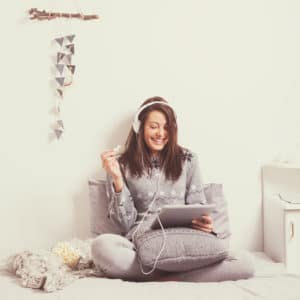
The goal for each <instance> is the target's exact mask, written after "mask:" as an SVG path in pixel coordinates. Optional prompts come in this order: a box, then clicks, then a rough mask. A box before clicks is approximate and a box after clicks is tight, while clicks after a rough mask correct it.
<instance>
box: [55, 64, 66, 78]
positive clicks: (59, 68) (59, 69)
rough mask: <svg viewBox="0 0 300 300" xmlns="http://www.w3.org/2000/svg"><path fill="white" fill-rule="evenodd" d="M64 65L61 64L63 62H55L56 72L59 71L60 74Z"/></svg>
mask: <svg viewBox="0 0 300 300" xmlns="http://www.w3.org/2000/svg"><path fill="white" fill-rule="evenodd" d="M64 67H65V65H63V64H57V65H56V68H57V70H58V72H59V74H60V75H61V74H62V72H63V71H64Z"/></svg>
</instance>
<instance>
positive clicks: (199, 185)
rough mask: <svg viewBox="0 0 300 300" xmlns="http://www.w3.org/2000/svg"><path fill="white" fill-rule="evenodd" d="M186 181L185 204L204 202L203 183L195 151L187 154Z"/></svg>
mask: <svg viewBox="0 0 300 300" xmlns="http://www.w3.org/2000/svg"><path fill="white" fill-rule="evenodd" d="M187 160H188V161H187V181H186V193H185V203H186V204H196V203H200V204H204V203H206V198H205V194H204V189H203V188H204V185H203V181H202V176H201V173H200V168H199V163H198V157H197V155H196V154H195V153H191V152H190V153H188V154H187Z"/></svg>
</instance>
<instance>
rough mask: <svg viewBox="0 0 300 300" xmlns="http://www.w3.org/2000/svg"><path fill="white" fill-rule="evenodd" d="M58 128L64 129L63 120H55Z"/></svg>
mask: <svg viewBox="0 0 300 300" xmlns="http://www.w3.org/2000/svg"><path fill="white" fill-rule="evenodd" d="M56 122H57V125H58V129H64V122H63V120H57V121H56Z"/></svg>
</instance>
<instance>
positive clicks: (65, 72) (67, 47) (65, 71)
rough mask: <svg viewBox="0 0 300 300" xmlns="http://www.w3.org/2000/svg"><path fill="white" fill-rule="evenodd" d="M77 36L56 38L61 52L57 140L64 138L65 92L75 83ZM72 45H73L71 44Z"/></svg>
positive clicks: (58, 63) (57, 57) (57, 59)
mask: <svg viewBox="0 0 300 300" xmlns="http://www.w3.org/2000/svg"><path fill="white" fill-rule="evenodd" d="M74 38H75V34H72V35H67V36H64V37H58V38H55V41H56V42H57V44H58V45H59V47H60V48H59V51H58V52H57V53H56V64H55V67H56V69H55V70H56V75H55V82H56V84H57V87H56V91H57V96H58V97H59V99H57V101H56V113H57V116H56V122H55V126H54V133H55V136H56V138H57V139H60V138H61V137H62V136H63V133H64V130H65V127H64V123H63V120H62V117H61V105H62V103H63V99H64V90H65V88H66V87H68V86H70V85H71V84H72V83H73V76H74V73H75V68H76V65H74V64H72V57H73V55H74V53H75V45H74V43H73V40H74ZM70 43H71V44H70Z"/></svg>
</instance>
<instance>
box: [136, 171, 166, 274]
mask: <svg viewBox="0 0 300 300" xmlns="http://www.w3.org/2000/svg"><path fill="white" fill-rule="evenodd" d="M161 177H162V172H161V171H160V173H159V177H158V180H157V183H156V191H155V193H154V196H153V199H152V201H151V203H150V205H149V207H148V209H147V210H146V212H145V213H144V215H143V217H142V219H141V221H140V223H139V224H138V226H137V227H136V229H135V230H134V232H133V233H132V241H133V242H134V238H135V235H136V233H137V232H138V230H139V228H140V226H141V224H142V223H143V222H144V219H145V217H146V216H147V215H148V213H149V211H150V209H151V208H152V205H153V204H154V202H155V200H156V199H157V194H158V188H159V182H160V180H161ZM156 217H157V220H158V223H159V225H160V228H161V230H162V233H163V244H162V247H161V248H160V251H159V253H158V255H157V256H156V258H155V261H154V265H153V267H152V268H151V270H150V271H145V270H144V269H143V265H142V263H141V262H140V269H141V272H142V273H143V274H144V275H149V274H151V273H152V272H154V271H155V269H156V265H157V263H158V260H159V258H160V256H161V254H162V252H163V251H164V249H165V245H166V237H167V236H166V232H165V230H164V227H163V225H162V223H161V220H160V218H159V214H158V213H157V215H156Z"/></svg>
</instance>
